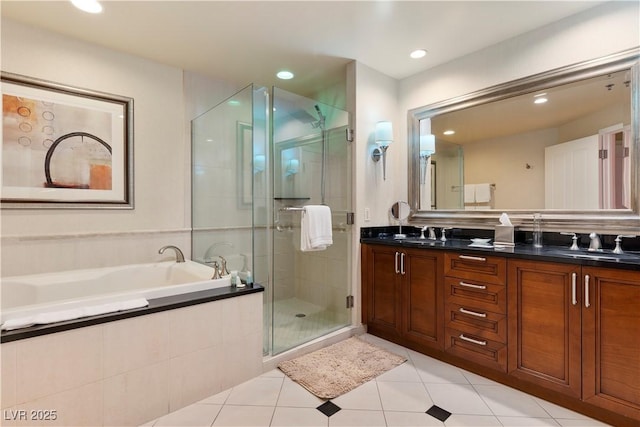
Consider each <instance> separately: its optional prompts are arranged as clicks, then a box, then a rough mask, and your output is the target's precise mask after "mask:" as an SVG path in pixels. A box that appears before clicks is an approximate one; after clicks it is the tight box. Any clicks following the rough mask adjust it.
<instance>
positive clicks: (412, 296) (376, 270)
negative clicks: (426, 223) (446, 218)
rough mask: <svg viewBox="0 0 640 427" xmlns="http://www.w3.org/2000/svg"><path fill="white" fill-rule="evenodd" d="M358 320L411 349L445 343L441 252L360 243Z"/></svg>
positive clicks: (375, 333)
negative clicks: (359, 311) (360, 284)
mask: <svg viewBox="0 0 640 427" xmlns="http://www.w3.org/2000/svg"><path fill="white" fill-rule="evenodd" d="M362 283H363V287H362V292H363V302H365V303H364V304H363V308H362V321H363V323H365V324H367V329H368V331H369V332H370V333H372V334H374V335H377V336H380V337H382V338H385V339H388V340H390V341H393V342H396V343H398V344H402V345H407V346H409V347H411V348H417V349H422V348H425V349H427V348H429V349H436V350H442V348H443V333H444V328H443V322H442V319H443V313H442V310H443V305H442V287H441V286H438V284H439V283H442V252H441V251H430V250H421V249H411V248H403V247H393V246H384V245H366V244H365V245H362Z"/></svg>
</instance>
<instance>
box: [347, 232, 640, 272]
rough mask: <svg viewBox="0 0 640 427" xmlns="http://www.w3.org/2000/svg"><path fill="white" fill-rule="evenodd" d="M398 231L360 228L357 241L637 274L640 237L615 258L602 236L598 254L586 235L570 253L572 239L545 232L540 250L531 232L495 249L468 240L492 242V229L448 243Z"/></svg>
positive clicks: (455, 235)
mask: <svg viewBox="0 0 640 427" xmlns="http://www.w3.org/2000/svg"><path fill="white" fill-rule="evenodd" d="M398 232H399V230H398V227H366V228H362V229H361V232H360V242H361V243H370V244H379V245H389V246H399V247H405V248H416V249H421V248H422V249H436V250H449V251H455V252H465V253H468V254H471V255H473V254H477V255H478V256H482V255H497V256H504V257H506V258H520V259H532V260H540V261H551V262H564V263H568V264H580V265H587V266H594V267H609V268H619V269H624V270H636V271H640V241H639V239H640V238H638V237H636V238H629V239H624V240H623V243H622V248H623V250H624V253H623V254H620V255H618V254H614V253H613V248H614V247H615V244H614V239H615V237H616V236H615V235H613V236H610V235H601V236H600V238H601V240H602V244H603V248H604V249H603V250H602V251H599V252H590V251H588V250H587V248H588V247H589V239H588V236H587V235H582V236H580V237H581V240H580V241H579V246H580V250H577V251H572V250H569V247H570V246H571V236H566V235H561V234H559V233H544V237H543V244H544V246H543V247H542V248H534V247H533V245H532V244H531V233H529V232H524V231H516V232H515V241H516V244H515V246H514V247H494V246H493V240H491V241H490V243H489V244H488V245H486V246H483V245H478V244H473V242H472V241H471V239H472V238H485V239H493V230H472V229H453V230H447V232H446V233H447V234H446V238H447V240H446V241H444V242H443V241H441V240H440V237H441V231H440V229H438V230H437V239H436V240H429V239H428V238H427V239H421V238H420V229H419V228H416V227H411V226H404V227H402V233H403V234H405V235H406V236H407V237H406V238H400V239H398V238H394V235H395V234H397V233H398ZM425 234H427V233H425ZM427 235H428V234H427Z"/></svg>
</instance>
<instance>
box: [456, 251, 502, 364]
mask: <svg viewBox="0 0 640 427" xmlns="http://www.w3.org/2000/svg"><path fill="white" fill-rule="evenodd" d="M444 262H445V265H444V271H445V283H444V285H445V351H446V352H447V353H450V354H452V355H454V356H457V357H460V358H462V359H465V360H468V361H471V362H473V363H476V364H480V365H484V366H488V367H490V368H492V369H496V370H498V371H501V372H506V371H507V292H506V260H505V259H504V258H502V257H495V256H477V255H471V254H465V253H455V252H447V253H446V254H445V256H444Z"/></svg>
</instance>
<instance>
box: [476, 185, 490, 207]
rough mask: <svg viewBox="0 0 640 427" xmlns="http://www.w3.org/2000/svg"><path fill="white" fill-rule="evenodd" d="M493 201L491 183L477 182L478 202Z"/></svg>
mask: <svg viewBox="0 0 640 427" xmlns="http://www.w3.org/2000/svg"><path fill="white" fill-rule="evenodd" d="M490 201H491V184H486V183H485V184H476V203H489V202H490Z"/></svg>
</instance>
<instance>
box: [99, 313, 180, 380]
mask: <svg viewBox="0 0 640 427" xmlns="http://www.w3.org/2000/svg"><path fill="white" fill-rule="evenodd" d="M168 316H169V315H168V312H162V313H156V314H150V315H147V316H140V317H134V318H131V319H125V320H121V321H118V322H111V323H107V324H105V325H104V355H105V363H104V376H105V378H109V377H110V376H113V375H118V374H121V373H124V372H128V371H131V370H134V369H138V368H141V367H143V366H147V365H151V364H154V363H158V362H160V361H161V360H166V359H168V354H169V353H168V348H169V347H168V332H167V330H168V325H169V323H168V319H169V317H168Z"/></svg>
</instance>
